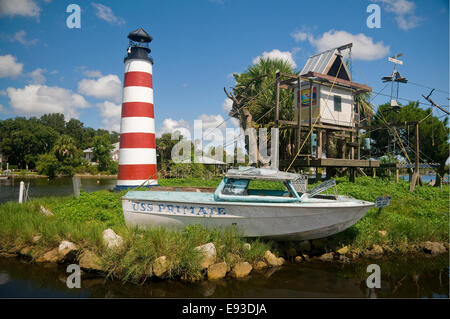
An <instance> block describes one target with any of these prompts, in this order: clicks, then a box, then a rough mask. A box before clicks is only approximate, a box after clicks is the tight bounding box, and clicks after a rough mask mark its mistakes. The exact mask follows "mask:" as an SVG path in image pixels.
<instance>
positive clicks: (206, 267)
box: [0, 229, 449, 281]
mask: <svg viewBox="0 0 450 319" xmlns="http://www.w3.org/2000/svg"><path fill="white" fill-rule="evenodd" d="M102 240H103V245H104V247H105V249H106V252H114V251H115V250H120V249H122V248H123V247H122V246H123V239H122V237H121V236H120V235H118V234H116V233H115V232H114V231H113V230H112V229H106V230H105V231H103V233H102ZM40 241H41V236H38V235H37V236H34V237H33V239H32V244H31V245H23V246H14V247H0V257H19V258H25V259H27V260H28V261H30V263H58V264H70V263H77V264H78V265H79V266H80V268H81V269H82V270H83V271H86V272H88V273H92V274H95V275H99V276H113V277H115V278H120V277H121V274H116V273H114V272H111V271H110V270H109V271H108V270H107V269H106V267H105V264H104V262H103V261H102V258H101V256H100V255H99V254H97V253H95V252H94V251H92V250H89V249H87V248H82V247H81V246H80V245H77V244H76V243H73V242H70V241H67V240H62V241H61V242H60V243H59V245H58V246H57V247H54V248H52V249H44V248H43V247H41V246H40ZM328 245H329V243H328V242H327V239H316V240H305V241H302V242H288V243H277V244H276V245H275V246H277V247H276V251H279V252H280V253H279V255H282V256H283V257H277V256H276V254H274V253H273V252H271V251H270V250H267V251H266V252H265V254H264V256H263V258H260V259H259V260H256V261H254V262H253V263H250V262H248V261H245V260H241V258H240V257H239V256H238V255H234V254H232V253H229V254H228V255H227V256H226V259H227V261H228V263H227V262H226V261H225V260H222V259H220V258H218V257H217V252H216V247H215V245H214V244H213V243H206V244H204V245H201V246H198V247H196V248H195V250H196V251H198V252H199V253H200V255H201V260H200V268H201V271H200V273H199V276H197V277H195V278H193V277H192V276H188V275H182V276H181V277H180V278H178V279H180V280H186V281H196V280H219V279H223V278H244V277H247V276H248V275H249V274H250V273H251V272H252V271H254V270H256V271H265V270H268V271H269V272H271V271H274V270H276V269H279V268H280V267H282V266H283V265H285V264H287V263H291V264H294V263H295V264H301V263H308V262H322V263H330V262H334V263H350V262H354V261H356V260H364V259H380V258H383V257H388V256H393V255H399V253H398V252H394V251H393V250H392V249H390V248H389V247H387V246H384V247H383V246H380V245H376V244H374V245H372V247H371V248H370V249H363V250H362V249H358V248H350V247H349V246H343V247H336V248H334V249H330V248H329V246H328ZM244 249H248V250H250V249H251V244H249V243H245V244H244ZM405 251H406V252H407V254H412V253H415V254H417V253H419V254H422V255H426V256H436V255H440V254H445V253H448V251H449V244H448V243H439V242H430V241H427V242H423V243H420V244H417V245H409V246H407V247H406V250H405ZM168 263H169V261H168V259H167V257H166V256H159V257H158V258H156V259H155V260H154V261H153V262H152V263H151V265H150V266H148V267H147V269H146V276H147V280H148V279H149V280H152V279H166V278H167V275H168V269H169V264H168Z"/></svg>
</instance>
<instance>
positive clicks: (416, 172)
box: [409, 122, 420, 192]
mask: <svg viewBox="0 0 450 319" xmlns="http://www.w3.org/2000/svg"><path fill="white" fill-rule="evenodd" d="M415 146H416V150H415V152H416V163H415V165H414V173H413V176H412V180H411V185H410V186H409V191H410V192H412V191H414V187H416V183H417V181H418V179H419V177H420V172H419V168H420V166H419V163H420V158H419V150H420V147H419V122H417V123H416V145H415Z"/></svg>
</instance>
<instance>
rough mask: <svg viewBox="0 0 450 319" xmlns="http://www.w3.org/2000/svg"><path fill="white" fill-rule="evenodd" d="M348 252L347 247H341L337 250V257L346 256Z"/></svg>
mask: <svg viewBox="0 0 450 319" xmlns="http://www.w3.org/2000/svg"><path fill="white" fill-rule="evenodd" d="M349 251H350V249H349V248H348V246H344V247H342V248H341V249H339V250H338V251H337V253H338V254H339V255H345V254H347V253H348V252H349Z"/></svg>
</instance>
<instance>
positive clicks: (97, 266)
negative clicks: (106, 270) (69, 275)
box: [78, 250, 103, 271]
mask: <svg viewBox="0 0 450 319" xmlns="http://www.w3.org/2000/svg"><path fill="white" fill-rule="evenodd" d="M78 262H79V265H80V268H83V269H87V270H96V271H103V267H102V262H101V260H100V258H99V257H98V256H97V255H96V254H94V253H93V252H92V251H90V250H85V251H83V253H82V254H81V255H80V257H79V259H78Z"/></svg>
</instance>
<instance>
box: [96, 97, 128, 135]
mask: <svg viewBox="0 0 450 319" xmlns="http://www.w3.org/2000/svg"><path fill="white" fill-rule="evenodd" d="M97 107H98V108H99V109H100V114H101V116H102V123H103V128H104V129H107V130H110V131H116V132H120V118H121V111H122V107H121V105H120V104H115V103H112V102H109V101H104V102H103V103H97Z"/></svg>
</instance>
